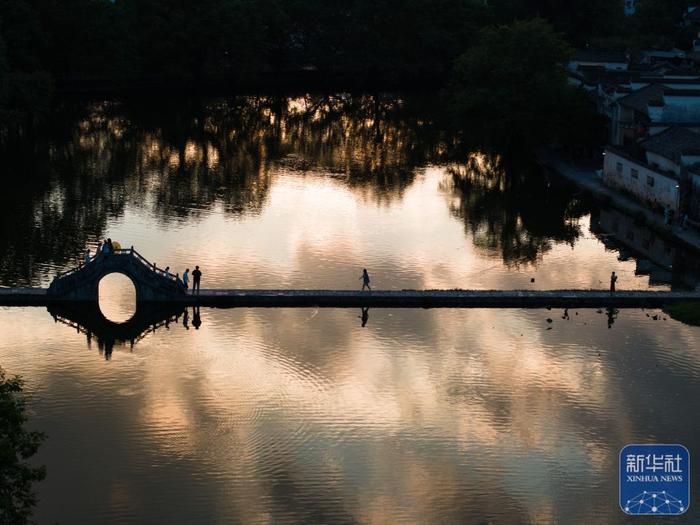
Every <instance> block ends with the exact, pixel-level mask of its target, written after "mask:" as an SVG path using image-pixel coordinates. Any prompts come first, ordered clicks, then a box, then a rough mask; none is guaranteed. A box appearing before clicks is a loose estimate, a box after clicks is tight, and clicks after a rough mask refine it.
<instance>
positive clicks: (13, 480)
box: [0, 368, 46, 525]
mask: <svg viewBox="0 0 700 525" xmlns="http://www.w3.org/2000/svg"><path fill="white" fill-rule="evenodd" d="M21 392H22V381H21V379H20V378H18V377H13V378H7V377H6V376H5V372H4V371H3V370H2V369H1V368H0V523H3V524H7V525H20V524H24V523H28V522H29V521H30V518H31V513H32V507H33V506H34V505H35V504H36V496H35V495H34V492H33V488H32V486H33V483H35V482H37V481H41V480H42V479H44V477H45V476H46V471H45V469H44V468H43V467H34V466H31V465H30V464H29V462H28V460H29V458H31V457H32V456H34V454H36V452H37V450H38V449H39V445H40V444H41V441H42V440H43V438H44V436H43V434H41V433H40V432H30V431H28V430H26V428H25V424H26V422H27V415H26V409H25V402H24V399H23V398H22V397H21Z"/></svg>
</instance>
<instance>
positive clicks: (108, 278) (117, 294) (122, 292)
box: [97, 273, 136, 323]
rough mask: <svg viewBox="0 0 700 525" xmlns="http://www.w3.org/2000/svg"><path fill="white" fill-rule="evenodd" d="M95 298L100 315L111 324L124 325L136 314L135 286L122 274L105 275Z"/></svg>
mask: <svg viewBox="0 0 700 525" xmlns="http://www.w3.org/2000/svg"><path fill="white" fill-rule="evenodd" d="M97 298H98V304H99V306H100V311H101V312H102V315H104V316H105V318H106V319H107V320H108V321H112V322H113V323H126V322H127V321H128V320H129V319H131V318H132V317H133V316H134V314H135V313H136V286H134V283H133V281H132V280H131V279H130V278H129V277H127V276H126V275H124V274H121V273H110V274H108V275H105V276H104V277H103V278H102V279H101V280H100V283H99V285H98V290H97Z"/></svg>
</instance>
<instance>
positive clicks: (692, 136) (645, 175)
mask: <svg viewBox="0 0 700 525" xmlns="http://www.w3.org/2000/svg"><path fill="white" fill-rule="evenodd" d="M699 164H700V133H695V132H693V131H690V130H688V129H685V128H681V127H671V128H668V129H667V130H665V131H662V132H660V133H658V134H657V135H653V136H651V137H649V138H648V139H646V140H642V141H641V142H639V143H638V144H636V145H635V146H628V147H626V148H620V147H615V146H608V147H607V148H606V151H605V159H604V163H603V181H604V182H605V184H607V185H608V186H611V187H614V188H618V189H620V190H622V191H624V192H625V193H627V194H629V195H632V196H634V197H635V198H637V199H639V200H640V201H643V202H645V203H647V204H648V205H649V206H650V207H651V208H652V209H658V210H665V209H668V210H670V211H671V212H672V213H673V215H674V217H680V216H681V215H682V214H685V213H687V214H688V217H689V219H691V220H693V221H698V220H700V203H699V202H698V201H699V200H700V166H699Z"/></svg>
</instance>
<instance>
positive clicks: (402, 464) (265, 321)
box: [0, 95, 700, 524]
mask: <svg viewBox="0 0 700 525" xmlns="http://www.w3.org/2000/svg"><path fill="white" fill-rule="evenodd" d="M56 121H57V122H58V123H59V124H57V125H56V127H55V128H56V129H55V130H54V131H53V133H52V137H51V140H50V141H49V142H47V143H46V144H44V145H43V146H42V147H39V148H38V149H37V151H36V154H35V155H34V157H33V159H34V160H31V161H29V160H26V158H24V159H23V160H21V161H16V159H15V160H14V161H13V162H9V163H7V164H6V166H7V167H6V168H3V169H6V170H8V171H9V175H10V176H12V177H13V178H12V179H11V180H13V181H16V184H15V183H14V182H13V184H11V185H10V186H9V187H7V188H6V189H7V191H6V192H5V193H4V194H3V195H2V196H1V197H0V200H1V201H2V202H1V203H0V204H2V206H1V207H0V216H1V219H2V220H1V222H0V223H1V224H2V226H1V227H0V228H1V229H0V285H3V286H16V285H34V286H39V285H46V284H47V283H48V282H50V280H51V276H52V275H53V273H55V272H56V271H57V270H64V269H67V268H69V267H71V266H73V265H75V263H76V262H77V260H78V259H79V257H80V254H81V253H82V252H83V251H84V250H85V249H86V248H87V247H90V248H93V249H94V246H95V245H96V242H97V240H98V239H101V238H104V237H107V236H109V237H111V238H112V239H114V240H117V241H119V242H120V243H121V244H122V246H126V247H128V246H131V245H133V246H134V247H135V248H136V249H137V250H139V252H140V253H142V254H143V255H144V256H146V257H147V258H148V259H149V260H151V261H154V262H156V263H157V264H158V265H159V266H161V267H165V266H170V267H171V270H172V271H173V272H180V273H181V272H182V271H183V270H184V269H185V268H186V267H189V268H192V267H193V266H194V265H195V264H198V265H200V266H201V267H202V270H203V273H204V277H203V286H204V287H205V288H207V287H212V288H213V287H229V288H231V287H263V288H264V287H295V288H296V287H299V288H329V287H332V288H356V287H359V285H360V284H361V283H360V281H359V280H358V279H359V276H360V272H361V269H362V268H363V267H366V268H368V270H369V272H370V274H371V276H372V284H373V286H375V287H377V288H388V289H402V288H481V289H494V288H525V289H538V288H540V289H547V288H583V287H586V288H588V287H592V288H599V287H607V285H608V279H609V275H610V272H611V271H613V270H614V271H616V272H617V273H618V274H619V276H620V280H619V281H618V286H619V287H620V288H634V289H647V288H653V289H659V290H664V289H694V288H696V287H697V286H698V284H699V283H700V279H699V277H698V276H699V275H700V272H699V271H698V259H697V256H696V255H695V254H691V253H687V252H683V251H682V250H680V249H678V248H677V247H675V246H673V245H671V244H668V243H666V242H665V241H664V240H663V239H660V238H657V237H655V236H654V235H653V234H652V233H650V232H649V231H646V230H645V229H644V228H643V227H641V226H639V225H637V224H635V222H634V221H633V220H631V219H630V218H628V217H625V216H624V215H622V214H619V213H617V212H615V211H614V210H609V209H604V208H600V207H598V206H597V205H596V204H595V203H593V202H590V201H588V200H587V199H585V198H584V197H583V196H582V195H580V194H578V193H577V191H576V190H575V189H572V188H569V187H566V186H564V185H562V183H561V182H559V181H558V180H557V178H556V177H554V176H551V175H549V174H547V173H544V172H542V171H541V170H539V169H537V168H535V167H532V166H530V165H529V164H527V163H525V162H514V161H511V160H508V159H505V158H502V157H500V156H499V155H497V154H485V153H481V152H480V151H479V150H477V149H475V150H473V151H472V152H471V153H464V154H462V155H461V156H459V157H457V158H455V157H454V156H452V155H448V152H449V151H450V149H451V139H450V138H449V137H447V136H446V135H445V134H444V133H441V132H440V131H439V130H437V129H436V127H435V126H434V125H433V123H432V120H431V118H430V111H429V110H428V109H426V108H425V107H424V106H423V104H422V103H421V102H420V101H414V100H410V99H401V98H396V97H369V96H362V97H359V96H352V97H351V96H346V95H334V96H307V97H290V98H284V97H240V98H236V99H229V100H223V99H221V100H210V101H206V102H203V103H198V104H194V103H192V102H187V103H183V102H177V103H175V102H170V101H157V102H153V103H152V104H134V103H129V102H127V103H117V102H113V101H110V102H100V103H91V104H87V103H83V104H79V105H71V106H70V108H68V109H66V114H65V115H57V117H56ZM532 279H534V282H533V281H532ZM129 293H131V292H130V291H129V289H128V287H124V286H122V285H119V284H118V283H106V284H105V290H104V299H105V301H104V304H102V307H103V309H104V311H105V313H107V314H108V315H109V316H110V318H113V319H120V320H123V319H126V318H128V317H129V315H131V311H130V305H129V304H127V303H128V301H127V303H125V301H124V300H125V297H126V296H128V294H129ZM52 314H53V315H52ZM98 314H99V311H98V312H97V313H95V312H94V311H87V312H86V311H73V312H71V311H65V310H62V311H52V312H51V313H49V312H47V310H46V309H45V308H0V326H1V327H2V330H3V333H4V337H3V338H2V339H1V340H0V365H1V366H2V367H3V368H4V369H5V370H7V372H8V373H10V374H21V375H22V376H23V377H24V379H25V380H26V390H27V392H28V394H29V397H30V408H31V427H32V428H35V429H39V430H42V431H44V432H46V433H47V434H48V438H47V440H46V442H45V443H44V444H43V445H42V447H41V449H40V452H39V454H38V455H37V457H36V461H37V462H38V463H41V464H44V465H46V467H47V469H48V476H47V478H46V480H45V481H44V482H42V483H40V484H38V485H37V488H38V492H39V498H40V503H39V505H38V507H37V509H36V512H35V516H36V518H37V520H38V521H39V522H40V523H54V522H60V523H71V524H80V523H86V524H88V523H236V522H245V523H269V522H275V523H287V522H289V523H320V522H322V523H344V522H353V523H354V522H363V523H418V522H420V523H428V522H429V523H488V522H492V523H572V524H576V523H582V524H584V523H619V522H627V518H626V517H625V516H624V514H622V512H621V511H620V509H619V508H618V505H617V495H618V478H617V477H618V472H617V461H618V453H619V451H620V449H621V448H622V447H623V446H624V445H625V444H628V443H644V442H662V443H664V442H669V443H682V444H684V445H686V446H687V447H688V448H689V449H690V452H691V455H692V454H694V453H695V452H696V451H698V450H700V418H697V417H695V414H696V413H697V411H698V408H699V407H700V402H699V401H698V400H699V399H700V328H694V327H689V326H686V325H683V324H681V323H678V322H676V321H673V320H672V319H670V318H669V317H668V316H666V315H665V314H664V313H663V312H661V311H657V310H653V311H643V310H621V311H597V310H576V311H574V310H570V311H568V312H565V311H563V310H551V311H548V310H511V309H507V310H499V309H494V310H481V309H467V310H381V309H372V310H370V311H369V312H362V311H360V310H349V309H348V310H344V309H320V310H316V309H288V310H284V309H230V310H217V309H202V310H201V311H194V310H193V309H191V308H190V309H189V310H188V311H187V312H186V314H185V313H184V312H181V311H174V312H162V311H160V312H152V311H151V312H149V311H141V310H140V311H139V312H137V315H136V317H135V318H134V320H133V321H131V322H130V323H127V325H122V326H121V327H117V328H114V327H112V328H109V329H105V325H104V323H102V322H100V319H101V314H99V315H98ZM153 326H155V327H156V328H155V329H153ZM86 332H89V333H86ZM692 482H693V484H694V485H695V486H698V483H699V482H700V479H698V476H697V475H696V474H693V478H692ZM693 490H694V489H693ZM694 495H695V496H696V495H697V492H696V491H694ZM696 497H697V496H696ZM697 509H698V506H697V504H694V502H691V508H690V510H689V511H688V513H687V514H686V515H685V516H683V517H682V518H681V519H680V520H675V522H688V523H694V522H698V521H699V520H700V511H698V510H697Z"/></svg>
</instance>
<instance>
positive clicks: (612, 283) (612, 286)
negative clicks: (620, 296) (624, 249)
mask: <svg viewBox="0 0 700 525" xmlns="http://www.w3.org/2000/svg"><path fill="white" fill-rule="evenodd" d="M616 283H617V275H615V272H613V273H612V274H610V291H611V292H614V291H615V284H616Z"/></svg>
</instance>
